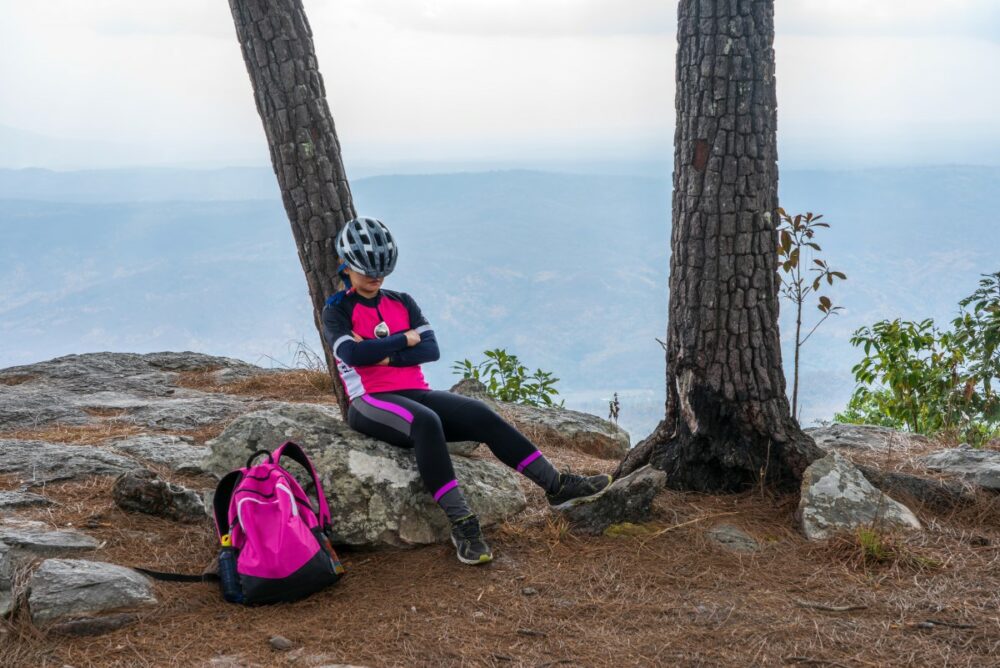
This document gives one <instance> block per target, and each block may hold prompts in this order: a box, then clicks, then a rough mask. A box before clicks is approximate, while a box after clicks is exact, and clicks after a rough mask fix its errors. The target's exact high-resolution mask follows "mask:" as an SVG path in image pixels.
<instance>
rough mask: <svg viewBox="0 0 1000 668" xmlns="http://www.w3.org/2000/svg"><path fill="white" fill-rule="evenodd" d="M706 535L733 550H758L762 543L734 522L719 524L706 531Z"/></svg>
mask: <svg viewBox="0 0 1000 668" xmlns="http://www.w3.org/2000/svg"><path fill="white" fill-rule="evenodd" d="M705 535H706V536H708V537H709V539H711V540H712V541H714V542H716V543H718V544H719V545H721V546H722V547H724V548H726V549H727V550H730V551H732V552H756V551H757V550H759V549H760V544H759V543H758V542H757V540H756V539H755V538H754V537H753V536H751V535H750V534H748V533H747V532H746V531H744V530H743V529H740V528H739V527H735V526H733V525H732V524H718V525H716V526H714V527H712V528H711V529H709V530H708V531H706V532H705Z"/></svg>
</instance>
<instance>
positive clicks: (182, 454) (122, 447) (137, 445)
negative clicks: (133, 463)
mask: <svg viewBox="0 0 1000 668" xmlns="http://www.w3.org/2000/svg"><path fill="white" fill-rule="evenodd" d="M108 445H109V446H110V447H111V449H112V450H115V451H116V452H121V453H123V454H126V455H129V456H131V457H135V458H136V459H141V460H143V461H146V462H150V463H152V464H161V465H163V466H166V467H167V468H169V469H171V470H173V471H177V472H178V473H204V472H205V470H204V468H203V464H204V461H205V458H206V457H208V455H209V454H210V452H211V451H210V450H209V449H208V448H207V447H206V446H203V445H194V440H193V439H191V438H188V437H187V436H169V435H158V434H140V435H139V436H135V437H133V438H126V439H122V440H118V441H112V442H110V443H108Z"/></svg>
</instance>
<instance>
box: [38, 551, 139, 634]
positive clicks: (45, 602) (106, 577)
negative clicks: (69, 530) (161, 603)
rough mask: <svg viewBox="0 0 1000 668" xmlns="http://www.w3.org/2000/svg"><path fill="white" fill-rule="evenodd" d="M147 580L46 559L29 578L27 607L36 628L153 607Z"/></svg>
mask: <svg viewBox="0 0 1000 668" xmlns="http://www.w3.org/2000/svg"><path fill="white" fill-rule="evenodd" d="M155 603H156V596H155V595H154V594H153V585H152V583H151V582H150V581H149V579H148V578H146V576H144V575H141V574H140V573H137V572H136V571H133V570H132V569H130V568H125V567H124V566H117V565H115V564H108V563H104V562H100V561H83V560H79V559H46V560H45V561H43V562H42V564H41V566H39V567H38V568H37V569H36V570H35V572H34V574H33V575H32V577H31V593H30V594H29V596H28V607H29V608H30V610H31V619H32V621H33V622H34V623H35V624H42V623H46V622H55V621H62V620H64V619H71V618H74V617H92V616H95V615H99V614H101V613H103V612H110V611H117V610H122V609H130V608H136V607H139V606H147V605H153V604H155Z"/></svg>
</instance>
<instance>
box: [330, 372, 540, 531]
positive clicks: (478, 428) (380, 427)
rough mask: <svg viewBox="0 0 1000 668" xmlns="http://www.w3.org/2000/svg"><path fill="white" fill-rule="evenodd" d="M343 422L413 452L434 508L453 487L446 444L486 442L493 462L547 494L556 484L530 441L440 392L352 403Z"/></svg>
mask: <svg viewBox="0 0 1000 668" xmlns="http://www.w3.org/2000/svg"><path fill="white" fill-rule="evenodd" d="M347 423H348V424H349V425H350V426H351V427H352V428H353V429H355V430H357V431H360V432H361V433H363V434H368V435H369V436H373V437H375V438H377V439H379V440H381V441H385V442H387V443H390V444H392V445H395V446H399V447H403V448H413V449H414V451H415V454H416V457H417V469H418V470H419V471H420V477H421V478H422V479H423V481H424V484H426V485H427V490H428V491H429V492H430V493H431V494H432V495H434V500H435V501H438V502H439V503H441V502H442V497H443V496H445V495H446V494H448V493H449V491H450V490H452V489H455V488H456V487H457V482H456V480H455V470H454V468H453V467H452V464H451V457H450V456H449V454H448V446H447V442H448V441H476V442H479V443H485V444H486V445H487V446H488V447H489V449H490V450H491V451H493V454H494V455H496V457H497V459H499V460H500V461H502V462H503V463H504V464H506V465H507V466H509V467H511V468H513V469H516V470H517V471H519V472H521V473H524V474H525V475H526V476H528V477H529V478H530V479H531V480H533V481H534V482H535V483H537V484H538V485H539V486H541V487H542V488H543V489H545V490H546V491H554V490H555V488H556V486H557V485H558V484H559V482H558V481H559V474H558V472H556V470H555V469H554V468H553V467H552V465H551V464H549V462H548V460H546V459H545V457H543V456H542V453H541V452H539V450H538V448H536V447H535V446H534V445H533V444H532V443H531V441H529V440H528V439H527V438H525V437H524V436H523V435H522V434H521V433H520V432H519V431H517V429H515V428H514V427H513V426H511V425H510V424H508V423H507V422H506V421H505V420H504V419H503V418H502V417H500V416H499V415H497V414H496V413H495V412H493V410H492V409H490V407H489V406H487V405H486V404H485V403H483V402H482V401H479V400H477V399H470V398H469V397H464V396H462V395H460V394H453V393H452V392H442V391H439V390H396V391H395V392H376V393H374V394H365V395H362V396H360V397H357V398H355V399H354V400H353V401H352V402H351V407H350V410H349V411H348V413H347ZM449 496H451V495H449ZM443 505H444V504H443ZM445 510H446V511H448V508H447V507H445ZM451 514H452V513H451V512H449V515H451ZM452 519H455V518H452Z"/></svg>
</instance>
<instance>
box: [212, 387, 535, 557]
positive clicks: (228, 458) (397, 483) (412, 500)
mask: <svg viewBox="0 0 1000 668" xmlns="http://www.w3.org/2000/svg"><path fill="white" fill-rule="evenodd" d="M284 441H295V442H296V443H298V444H299V445H301V446H302V447H303V448H304V449H305V451H306V452H307V453H308V455H309V457H310V459H312V461H313V464H314V465H315V467H316V469H317V470H318V471H319V472H320V475H321V482H322V484H323V487H324V491H325V492H326V495H327V498H328V499H330V501H331V504H330V505H331V512H332V515H333V540H334V542H335V543H338V544H346V545H379V544H389V545H413V544H428V543H437V542H443V541H446V540H449V538H450V525H449V523H448V520H447V517H446V516H445V514H444V513H443V512H442V511H441V509H440V508H439V507H438V505H437V504H436V503H435V502H434V499H433V498H432V497H431V495H430V494H429V493H428V492H427V490H426V489H425V487H424V484H423V481H422V480H421V479H420V475H419V473H418V472H417V465H416V459H415V457H414V455H413V452H412V450H409V449H405V448H398V447H394V446H391V445H389V444H387V443H383V442H381V441H377V440H375V439H373V438H370V437H368V436H365V435H363V434H361V433H359V432H356V431H354V430H353V429H351V428H350V427H349V426H348V425H347V424H345V423H344V422H343V421H342V420H341V418H340V411H339V409H337V408H336V407H333V406H321V405H314V404H281V405H279V406H278V407H276V408H273V409H269V410H266V411H259V412H256V413H251V414H248V415H244V416H241V417H239V418H237V419H236V420H234V421H233V422H231V423H230V424H229V426H228V427H226V430H225V431H223V432H222V434H220V435H219V437H218V438H216V439H214V440H212V441H210V442H209V444H208V445H209V446H210V447H211V449H212V455H211V456H210V457H209V459H208V461H207V462H206V466H207V468H208V469H209V471H211V472H213V473H215V474H218V475H223V474H225V473H228V472H229V471H231V470H233V469H235V468H239V467H242V466H244V465H245V464H246V460H247V457H248V456H249V455H250V454H251V453H252V452H254V451H255V450H262V449H263V450H273V449H274V448H276V447H278V446H279V445H281V443H283V442H284ZM453 463H454V467H455V474H456V476H457V478H458V482H459V484H460V485H461V488H462V490H463V492H464V493H465V496H466V498H467V499H468V501H469V505H470V506H471V507H472V509H473V510H474V511H475V512H476V514H477V515H479V518H480V521H481V522H482V523H483V524H484V525H489V524H493V523H496V522H499V521H500V520H502V519H504V518H506V517H508V516H510V515H513V514H514V513H517V512H520V511H521V510H522V509H523V508H524V506H525V504H526V501H525V498H524V493H523V492H522V491H521V487H520V484H519V481H518V478H517V474H516V473H514V472H513V471H511V470H510V469H508V468H507V467H505V466H503V465H501V464H497V463H494V462H491V461H487V460H479V459H466V458H464V457H455V458H454V459H453ZM287 466H288V469H289V471H292V472H295V473H296V475H297V476H298V475H299V472H301V468H300V467H298V466H297V465H296V464H294V463H292V462H289V463H288V464H287ZM300 479H302V478H301V477H300Z"/></svg>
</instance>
